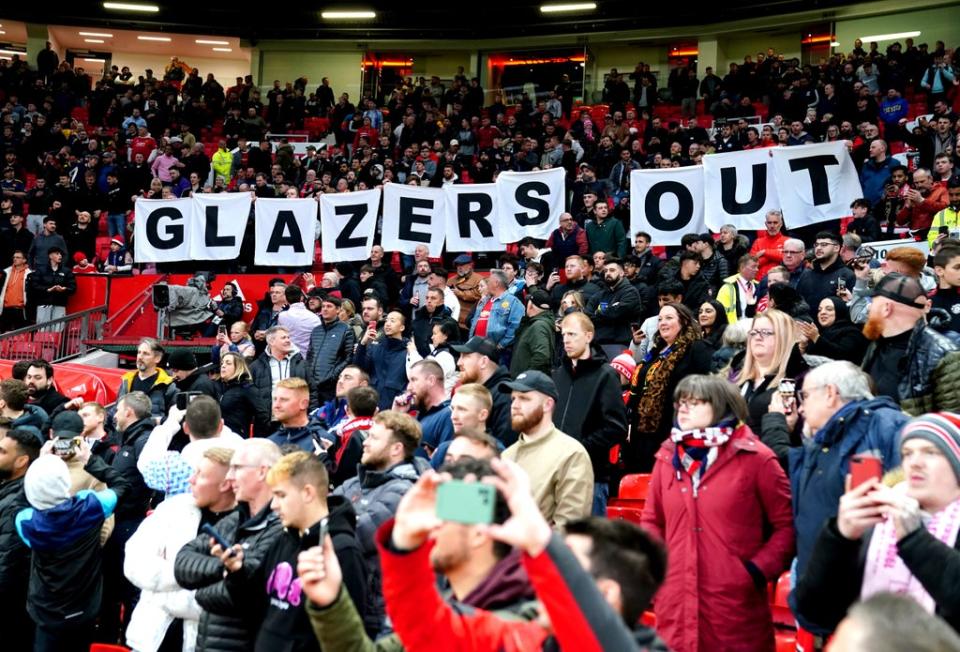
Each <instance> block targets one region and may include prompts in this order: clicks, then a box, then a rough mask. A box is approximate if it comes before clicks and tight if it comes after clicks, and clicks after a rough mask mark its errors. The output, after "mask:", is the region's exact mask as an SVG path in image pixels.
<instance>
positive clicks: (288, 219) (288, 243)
mask: <svg viewBox="0 0 960 652" xmlns="http://www.w3.org/2000/svg"><path fill="white" fill-rule="evenodd" d="M288 232H289V234H288ZM280 247H293V250H294V251H295V252H297V253H298V254H302V253H304V252H305V251H306V249H304V248H303V236H302V235H301V234H300V227H299V226H297V218H296V217H295V216H294V214H293V211H277V221H276V223H275V224H274V225H273V232H272V233H271V234H270V241H269V242H268V243H267V253H271V254H275V253H277V252H278V251H280Z"/></svg>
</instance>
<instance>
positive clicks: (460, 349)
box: [453, 335, 500, 362]
mask: <svg viewBox="0 0 960 652" xmlns="http://www.w3.org/2000/svg"><path fill="white" fill-rule="evenodd" d="M453 350H454V351H456V352H457V353H479V354H481V355H485V356H487V357H488V358H490V359H491V360H493V361H494V362H500V351H498V350H497V345H496V344H494V343H493V342H492V341H491V340H488V339H487V338H485V337H480V336H479V335H474V336H473V337H471V338H470V339H469V340H467V343H466V344H454V345H453Z"/></svg>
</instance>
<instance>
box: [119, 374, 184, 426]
mask: <svg viewBox="0 0 960 652" xmlns="http://www.w3.org/2000/svg"><path fill="white" fill-rule="evenodd" d="M136 375H137V371H136V369H134V370H133V371H128V372H127V373H125V374H123V377H122V379H121V382H120V389H119V390H118V391H117V399H118V400H119V399H120V398H121V397H123V396H124V395H125V394H127V393H128V392H130V391H132V390H131V389H130V388H131V387H133V379H134V377H135V376H136ZM176 394H177V386H176V385H175V384H174V381H173V376H171V375H170V374H168V373H167V372H166V371H165V370H163V369H159V368H158V369H157V379H156V380H155V381H154V382H153V387H151V388H150V391H148V392H147V396H149V397H150V402H151V403H153V415H154V416H159V417H164V418H166V416H167V410H168V409H170V406H171V405H173V400H174V397H175V396H176Z"/></svg>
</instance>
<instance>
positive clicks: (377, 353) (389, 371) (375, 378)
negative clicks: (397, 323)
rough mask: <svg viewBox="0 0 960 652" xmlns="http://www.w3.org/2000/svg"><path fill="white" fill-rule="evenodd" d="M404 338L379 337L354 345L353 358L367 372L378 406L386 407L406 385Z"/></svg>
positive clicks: (405, 346) (389, 406)
mask: <svg viewBox="0 0 960 652" xmlns="http://www.w3.org/2000/svg"><path fill="white" fill-rule="evenodd" d="M408 342H409V340H408V339H407V338H405V337H404V338H402V339H396V338H393V337H383V338H381V339H379V340H377V341H375V342H371V343H370V344H360V345H359V346H358V347H357V352H356V355H355V356H354V359H353V362H354V364H356V365H357V366H358V367H360V368H361V369H363V370H364V371H366V372H367V373H368V374H370V386H371V387H373V388H374V389H375V390H377V394H379V395H380V409H381V410H389V409H390V408H391V407H392V406H393V399H394V398H395V397H396V396H397V394H399V393H400V392H402V391H403V390H404V389H406V387H407V343H408Z"/></svg>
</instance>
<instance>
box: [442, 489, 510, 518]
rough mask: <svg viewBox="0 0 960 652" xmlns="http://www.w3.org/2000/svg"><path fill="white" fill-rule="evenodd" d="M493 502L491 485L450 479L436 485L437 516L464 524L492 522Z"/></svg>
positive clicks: (494, 498) (493, 493)
mask: <svg viewBox="0 0 960 652" xmlns="http://www.w3.org/2000/svg"><path fill="white" fill-rule="evenodd" d="M495 502H496V489H494V488H493V487H492V486H491V485H488V484H483V483H481V482H463V481H461V480H451V481H449V482H444V483H443V484H441V485H440V486H439V487H437V518H440V519H442V520H444V521H453V522H454V523H463V524H465V525H477V524H481V523H493V507H494V503H495Z"/></svg>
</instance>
